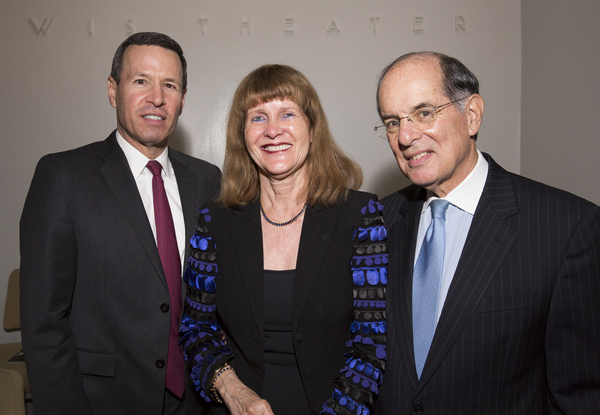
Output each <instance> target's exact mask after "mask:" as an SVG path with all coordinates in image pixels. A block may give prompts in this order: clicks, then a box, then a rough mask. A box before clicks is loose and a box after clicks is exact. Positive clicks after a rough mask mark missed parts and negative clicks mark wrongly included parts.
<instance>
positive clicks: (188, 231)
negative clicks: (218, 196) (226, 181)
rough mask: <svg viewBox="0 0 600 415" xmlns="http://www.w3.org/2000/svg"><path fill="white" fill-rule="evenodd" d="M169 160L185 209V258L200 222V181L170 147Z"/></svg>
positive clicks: (183, 208)
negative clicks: (197, 196)
mask: <svg viewBox="0 0 600 415" xmlns="http://www.w3.org/2000/svg"><path fill="white" fill-rule="evenodd" d="M169 160H170V161H171V166H172V167H173V170H174V171H175V177H176V178H177V187H178V188H179V197H180V198H181V209H182V210H183V220H184V223H185V241H186V251H185V258H187V257H188V255H189V253H190V244H189V243H188V242H189V240H190V239H191V238H192V235H193V234H194V232H195V230H196V223H197V222H198V209H200V208H201V207H202V206H196V205H195V203H196V199H197V198H196V195H197V194H198V181H197V177H196V175H195V174H194V173H192V172H191V171H190V169H189V168H188V165H186V164H184V163H182V162H181V161H180V159H179V158H178V157H177V154H176V153H175V152H174V151H171V150H170V149H169Z"/></svg>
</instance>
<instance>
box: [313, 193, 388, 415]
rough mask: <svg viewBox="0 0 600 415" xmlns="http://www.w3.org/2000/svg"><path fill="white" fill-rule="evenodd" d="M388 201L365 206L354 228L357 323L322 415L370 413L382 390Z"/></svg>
mask: <svg viewBox="0 0 600 415" xmlns="http://www.w3.org/2000/svg"><path fill="white" fill-rule="evenodd" d="M382 212H383V205H381V204H379V203H378V202H377V201H374V200H370V201H369V204H368V205H367V206H365V207H363V208H362V210H361V213H362V215H363V216H362V219H361V224H360V226H359V227H358V229H356V230H355V231H354V232H353V250H354V252H353V257H352V264H351V274H352V275H349V276H348V277H349V278H352V280H353V283H354V306H353V321H352V323H351V325H350V327H349V329H350V332H351V340H350V341H349V342H348V343H347V346H348V348H349V351H348V353H346V357H347V360H346V365H345V366H344V368H343V369H342V370H341V371H340V375H341V376H340V377H339V380H337V387H336V388H335V390H334V392H333V395H332V397H331V398H329V399H328V400H327V401H326V402H325V403H324V404H323V410H322V411H321V414H339V415H354V414H356V415H369V414H370V413H371V411H372V410H373V405H374V400H375V398H376V396H377V394H378V393H379V387H380V386H381V379H382V375H383V371H384V370H385V357H386V322H385V297H386V285H387V264H388V256H387V233H386V230H385V228H384V226H383V218H382V216H381V215H382Z"/></svg>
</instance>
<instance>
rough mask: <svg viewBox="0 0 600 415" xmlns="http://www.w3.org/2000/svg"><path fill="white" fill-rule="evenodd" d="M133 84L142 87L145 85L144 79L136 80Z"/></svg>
mask: <svg viewBox="0 0 600 415" xmlns="http://www.w3.org/2000/svg"><path fill="white" fill-rule="evenodd" d="M133 83H135V84H138V85H144V84H145V83H146V80H145V79H136V80H135V81H133Z"/></svg>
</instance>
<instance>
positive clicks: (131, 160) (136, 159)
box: [117, 131, 186, 271]
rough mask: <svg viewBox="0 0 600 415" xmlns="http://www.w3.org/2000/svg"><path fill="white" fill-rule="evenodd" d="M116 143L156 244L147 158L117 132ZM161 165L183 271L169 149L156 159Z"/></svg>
mask: <svg viewBox="0 0 600 415" xmlns="http://www.w3.org/2000/svg"><path fill="white" fill-rule="evenodd" d="M117 143H119V146H120V147H121V149H123V152H124V153H125V158H127V163H128V164H129V168H130V169H131V173H133V178H134V179H135V183H136V184H137V187H138V191H139V192H140V197H141V198H142V203H143V204H144V209H145V210H146V215H147V216H148V221H149V222H150V227H151V228H152V233H153V234H154V241H155V242H156V223H155V221H154V198H153V195H152V173H151V172H150V170H148V169H147V168H146V164H148V162H149V161H150V159H149V158H147V157H146V156H144V155H143V154H142V153H141V152H140V151H139V150H137V149H136V148H135V147H133V146H132V145H131V144H130V143H129V142H127V141H126V140H125V139H124V138H123V137H122V136H121V134H119V131H117ZM155 160H156V161H158V162H159V163H160V164H161V165H162V167H163V168H162V173H161V176H162V178H163V181H164V182H165V192H166V193H167V199H168V200H169V207H170V208H171V215H172V216H173V225H174V226H175V237H176V238H177V248H178V249H179V256H180V258H181V266H182V268H181V269H182V271H183V269H184V268H183V265H184V264H185V249H186V241H185V221H184V219H183V210H182V208H181V197H180V196H179V188H178V187H177V179H176V178H175V171H174V170H173V166H171V161H170V160H169V148H168V147H167V148H165V151H163V152H162V153H161V155H160V156H158V157H157V158H156V159H155Z"/></svg>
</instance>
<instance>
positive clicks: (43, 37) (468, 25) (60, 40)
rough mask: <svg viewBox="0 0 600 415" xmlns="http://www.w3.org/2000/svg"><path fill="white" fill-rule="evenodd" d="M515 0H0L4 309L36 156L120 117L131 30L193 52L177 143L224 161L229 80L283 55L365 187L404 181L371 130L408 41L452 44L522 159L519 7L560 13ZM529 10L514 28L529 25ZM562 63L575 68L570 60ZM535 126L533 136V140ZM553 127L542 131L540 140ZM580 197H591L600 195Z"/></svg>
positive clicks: (496, 135) (413, 46) (497, 152)
mask: <svg viewBox="0 0 600 415" xmlns="http://www.w3.org/2000/svg"><path fill="white" fill-rule="evenodd" d="M592 1H596V0H575V2H576V3H577V2H582V4H583V5H586V4H587V3H590V4H591V2H592ZM523 2H524V5H523V14H521V0H448V1H444V2H442V1H439V2H423V1H417V0H402V1H392V0H370V1H368V2H365V1H363V0H304V1H302V2H296V1H290V0H279V1H278V0H262V1H259V0H222V1H219V2H217V1H215V0H194V1H192V0H172V1H170V2H168V3H165V2H162V1H158V0H144V1H142V0H125V1H123V0H93V1H92V0H80V1H77V2H76V1H74V0H46V1H44V2H40V1H35V0H19V1H17V0H0V56H1V57H2V63H1V64H0V75H1V76H2V79H3V80H4V82H3V86H2V88H1V90H2V98H3V99H2V100H0V114H1V116H2V129H1V130H0V131H1V132H0V140H2V146H3V151H2V152H0V190H1V191H2V195H3V197H2V198H1V201H0V208H1V212H2V219H0V307H1V308H3V306H4V297H5V291H6V283H7V279H8V275H9V273H10V271H11V270H12V269H14V268H17V267H18V266H19V250H18V221H19V217H20V214H21V210H22V207H23V202H24V200H25V196H26V194H27V190H28V187H29V183H30V180H31V177H32V175H33V171H34V168H35V165H36V163H37V161H38V160H39V158H40V157H41V156H42V155H44V154H46V153H49V152H56V151H62V150H66V149H70V148H74V147H77V146H80V145H84V144H86V143H89V142H91V141H97V140H102V139H104V138H105V137H106V136H107V135H108V134H109V133H110V131H112V130H113V129H114V128H115V126H116V122H115V113H114V109H112V108H111V107H110V105H109V104H108V99H107V91H106V79H107V76H108V74H109V70H110V62H111V59H112V56H113V54H114V51H115V49H116V48H117V46H118V45H119V43H120V42H121V41H122V40H124V39H125V38H126V37H127V36H128V35H129V34H130V33H133V32H139V31H147V30H152V31H160V32H164V33H167V34H169V35H170V36H172V37H173V38H174V39H175V40H177V41H178V42H179V43H180V44H181V45H182V47H183V50H184V52H185V54H186V57H187V59H188V65H189V69H188V70H189V73H188V78H189V85H188V96H187V100H186V106H185V109H184V112H183V115H182V117H181V118H180V122H179V126H178V127H177V130H176V132H175V135H174V137H172V140H171V142H172V145H173V146H174V147H175V148H177V149H180V150H183V151H185V152H188V153H190V154H192V155H195V156H197V157H201V158H204V159H206V160H209V161H211V162H213V163H215V164H217V165H221V163H222V159H223V150H224V127H223V126H224V121H225V117H226V113H227V109H228V106H229V102H230V99H231V96H232V94H233V91H234V89H235V88H236V86H237V84H238V83H239V81H240V80H241V79H242V78H243V77H244V76H245V75H246V74H247V73H248V72H250V71H251V70H252V69H254V68H256V67H257V66H259V65H261V64H264V63H273V62H278V63H286V64H290V65H292V66H295V67H297V68H298V69H300V70H301V71H302V72H303V73H305V75H306V76H307V77H308V78H309V79H310V80H311V81H312V82H313V84H314V85H315V87H316V89H317V91H318V92H319V94H320V96H321V99H322V101H323V104H324V107H325V110H326V112H327V115H328V117H329V121H330V126H331V128H332V131H333V133H334V135H335V137H336V138H337V140H338V142H339V143H340V145H341V146H342V147H343V148H344V149H345V150H346V151H347V152H348V153H349V154H350V155H351V156H352V157H353V158H355V159H356V160H357V161H358V162H359V163H360V164H361V165H362V166H363V168H364V171H365V182H364V185H363V189H364V190H368V191H372V192H376V193H378V194H379V195H380V196H385V195H386V194H388V193H390V192H392V191H394V190H396V189H398V188H400V187H402V186H404V185H405V184H406V180H405V179H404V178H403V177H402V176H401V174H400V173H399V171H398V168H397V166H396V164H395V161H394V159H393V157H392V155H391V153H390V150H389V148H388V146H387V143H386V142H385V141H384V140H381V139H379V138H378V137H377V136H376V135H375V133H374V132H373V126H374V125H375V123H376V122H377V121H378V119H377V114H376V110H375V97H374V94H375V86H376V80H377V75H378V73H379V71H380V70H381V69H382V68H383V67H384V66H385V65H386V64H387V63H389V62H390V61H392V60H393V59H395V58H396V57H398V56H400V55H401V54H403V53H406V52H409V51H413V50H436V51H440V52H443V53H447V54H449V55H452V56H455V57H457V58H459V59H460V60H461V61H463V62H464V63H465V64H466V65H467V66H468V67H469V68H470V69H471V70H473V72H474V73H475V74H476V75H477V76H478V78H479V80H480V82H481V85H482V88H481V93H482V95H483V97H484V99H485V102H486V114H485V120H484V123H483V127H482V130H481V132H480V134H479V139H478V147H479V148H480V149H482V150H483V151H488V152H490V153H492V154H493V155H494V158H495V159H496V160H497V161H498V162H499V163H500V164H502V165H503V166H504V167H506V168H507V169H509V170H512V171H515V172H519V170H520V168H523V170H525V167H524V166H523V167H521V160H520V159H521V140H520V129H521V123H520V120H521V102H522V93H521V68H522V53H523V55H525V51H524V49H523V50H522V42H521V27H522V23H521V16H522V15H523V18H527V19H529V20H532V21H535V23H538V22H539V21H540V20H539V19H541V21H542V22H546V24H548V25H549V26H553V20H556V22H554V23H557V24H558V23H560V24H564V21H563V20H562V18H561V16H556V15H548V14H547V13H546V14H543V13H542V14H540V13H538V12H536V11H535V9H536V7H538V6H539V5H545V2H544V1H542V0H523ZM557 3H558V1H557ZM571 4H573V3H571ZM526 6H527V9H526ZM544 8H548V9H549V8H550V6H545V7H544ZM526 11H527V12H526ZM290 19H291V20H290ZM529 20H528V22H524V23H523V27H524V28H525V26H527V27H528V28H529V27H532V30H537V29H533V27H534V26H530V24H532V22H531V21H529ZM596 20H598V19H597V18H596ZM457 23H458V24H457ZM575 23H576V22H573V24H575ZM523 30H524V32H525V29H523ZM528 33H529V32H528ZM544 34H545V33H544ZM546 39H547V38H546V37H542V38H537V37H535V38H534V39H531V40H530V41H529V43H528V46H527V47H528V48H533V49H535V47H536V46H535V44H536V43H538V42H539V43H541V44H543V45H547V46H550V44H549V43H545V42H546ZM597 39H598V36H596V37H595V38H593V39H590V38H583V39H577V41H575V42H572V43H571V44H569V45H568V46H565V47H568V48H572V49H574V51H572V52H571V53H572V54H574V55H577V56H578V55H579V54H582V53H583V52H582V51H585V50H586V48H590V49H591V48H596V50H597V45H596V43H597ZM523 48H525V44H524V46H523ZM547 49H551V48H550V47H548V48H547ZM577 51H579V52H577ZM523 61H524V62H525V61H526V59H525V57H523ZM571 65H572V66H576V65H577V67H578V68H579V66H578V60H577V59H575V60H574V61H573V63H572V64H571ZM523 68H524V70H525V67H523ZM595 68H597V65H596V66H595ZM527 69H528V70H531V71H532V72H536V73H539V72H540V68H531V67H528V68H527ZM542 69H546V67H545V65H544V66H542ZM590 71H591V68H590ZM552 76H555V75H553V74H549V75H548V77H549V79H546V78H540V79H539V82H540V83H541V84H540V85H541V86H542V87H540V88H539V90H538V91H535V94H536V100H537V101H538V102H539V101H544V100H545V99H546V96H544V92H546V91H545V89H546V88H543V86H544V85H548V84H553V81H552ZM578 81H580V80H579V79H578V78H575V79H574V82H575V83H577V82H578ZM594 82H596V85H597V84H598V80H597V76H596V77H595V78H594ZM584 85H587V84H584ZM582 89H585V88H582ZM524 91H525V89H524ZM567 92H568V91H567ZM586 102H587V101H586ZM523 104H524V105H525V104H528V102H527V101H526V100H525V99H524V98H523ZM589 108H590V109H591V108H595V107H592V106H590V107H589ZM578 113H579V111H577V110H575V111H568V112H567V111H563V113H562V114H561V116H563V115H567V114H569V115H571V116H572V114H576V115H577V114H578ZM523 129H524V130H525V126H523ZM536 134H537V132H533V133H532V134H529V137H528V140H532V141H528V142H533V143H535V142H536V141H535V140H536V137H535V135H536ZM551 136H552V134H549V135H548V134H544V136H542V137H540V138H537V140H538V142H539V141H540V140H542V142H543V143H545V144H544V145H548V144H547V143H551V141H549V140H551V139H552V137H551ZM592 137H593V136H592V135H591V134H590V135H589V136H587V137H585V139H586V140H590V141H595V140H594V139H593V138H592ZM583 139H584V138H583V137H569V142H570V143H574V142H577V141H581V140H583ZM559 144H564V139H562V140H561V141H560V142H559ZM533 145H534V146H535V144H533ZM550 145H552V144H550ZM558 151H561V150H558ZM581 153H582V154H581ZM581 153H580V157H578V159H577V167H578V168H574V166H573V164H571V165H570V167H569V170H571V171H573V172H574V174H577V173H576V172H578V171H579V170H580V169H581V168H582V166H586V168H588V169H590V170H594V169H596V170H595V171H596V172H598V167H597V165H596V164H595V162H594V160H593V159H592V158H591V155H590V154H589V153H586V152H585V150H584V151H582V152H581ZM586 160H587V162H586ZM552 161H553V160H552ZM524 164H527V163H524ZM541 164H542V165H544V164H545V163H544V162H543V161H542V162H541ZM528 166H529V165H528ZM533 173H536V174H537V173H539V175H538V177H537V178H538V179H541V180H544V181H547V182H551V180H548V178H546V177H545V176H544V174H543V173H542V172H538V171H536V172H533ZM532 175H534V174H532ZM557 185H559V186H561V187H564V188H569V186H570V185H571V183H570V182H569V181H567V183H564V184H557ZM588 197H589V198H591V199H592V200H594V197H595V201H596V202H600V196H599V195H598V192H596V193H595V194H592V195H591V196H588ZM1 308H0V309H1ZM18 339H19V333H4V332H3V331H0V343H3V342H7V341H18Z"/></svg>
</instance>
